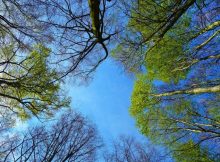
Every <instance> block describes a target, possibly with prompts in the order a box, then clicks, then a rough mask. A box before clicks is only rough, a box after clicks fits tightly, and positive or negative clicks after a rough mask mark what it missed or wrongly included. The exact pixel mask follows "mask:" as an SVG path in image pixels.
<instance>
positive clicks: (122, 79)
mask: <svg viewBox="0 0 220 162" xmlns="http://www.w3.org/2000/svg"><path fill="white" fill-rule="evenodd" d="M93 78H94V79H93V80H92V81H91V82H90V83H89V84H88V85H87V86H85V85H81V86H75V85H74V84H71V83H70V82H69V83H68V85H67V88H65V89H68V91H69V96H71V98H72V103H71V106H72V107H73V108H74V109H76V110H77V111H79V112H81V113H82V114H83V115H85V116H87V117H88V118H89V119H90V120H91V121H92V122H93V123H95V124H96V126H97V127H98V130H99V133H100V135H101V136H102V137H103V139H104V141H105V142H109V141H111V140H113V139H115V138H117V137H118V136H120V135H129V136H135V137H136V138H141V139H143V138H142V136H141V135H140V133H139V132H138V130H137V128H136V127H135V121H134V119H133V118H132V117H131V116H130V115H129V111H128V109H129V105H130V97H131V93H132V89H133V83H134V78H132V77H129V76H128V75H126V74H125V73H123V71H122V69H121V68H119V66H117V65H116V63H115V62H113V61H112V60H110V59H108V60H106V61H105V62H104V63H102V64H101V66H99V67H98V69H97V71H96V72H95V73H94V76H93ZM145 140H146V139H145Z"/></svg>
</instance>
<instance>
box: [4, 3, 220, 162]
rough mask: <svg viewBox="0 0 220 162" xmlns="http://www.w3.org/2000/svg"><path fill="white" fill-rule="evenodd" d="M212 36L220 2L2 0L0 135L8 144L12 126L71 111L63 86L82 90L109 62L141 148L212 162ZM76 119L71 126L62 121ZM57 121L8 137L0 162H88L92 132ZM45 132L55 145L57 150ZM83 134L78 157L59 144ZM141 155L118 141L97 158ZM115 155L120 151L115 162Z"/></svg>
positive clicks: (216, 106) (215, 67)
mask: <svg viewBox="0 0 220 162" xmlns="http://www.w3.org/2000/svg"><path fill="white" fill-rule="evenodd" d="M219 34H220V1H219V0H165V1H164V0H48V1H45V0H31V1H29V0H14V1H12V0H1V1H0V125H1V128H0V132H1V131H2V132H4V134H5V132H6V136H7V135H8V133H7V132H10V131H9V130H10V128H12V127H13V126H14V125H15V123H16V120H17V119H18V120H23V121H27V120H28V119H32V117H37V118H38V119H39V120H41V119H44V120H48V119H52V118H53V117H54V116H56V114H57V113H58V112H60V109H63V108H70V105H71V99H70V97H71V96H70V97H69V96H67V94H68V93H66V89H63V87H64V85H65V84H66V83H67V79H71V81H76V83H78V81H79V82H80V83H81V82H82V83H84V82H87V81H89V80H90V79H91V78H92V77H93V74H94V72H95V71H96V70H97V68H98V67H99V66H100V64H101V63H102V62H104V61H105V60H106V59H107V58H110V59H113V60H114V61H115V62H117V63H119V64H120V65H121V66H119V67H120V68H122V69H124V71H125V73H131V74H132V75H133V76H134V80H135V81H134V88H133V92H132V95H131V105H130V109H129V112H130V114H131V116H132V117H133V118H134V119H135V121H136V126H137V127H138V129H139V131H140V132H141V134H143V135H144V136H145V137H146V139H149V140H150V141H151V142H153V143H154V144H158V145H161V146H163V147H165V148H166V149H167V150H169V153H168V154H170V155H172V158H173V159H174V160H175V161H183V159H184V160H185V161H190V160H191V161H204V162H205V161H219V160H220V152H219V150H220V144H219V143H220V94H219V93H220V66H219V65H220V53H219V51H220V46H219V44H220V39H219V38H220V37H219ZM115 66H116V65H115ZM74 83H75V82H74ZM119 90H120V87H119ZM64 116H65V115H64ZM71 117H72V118H71ZM78 119H80V120H79V123H78V124H77V126H76V128H75V127H74V128H73V127H71V124H70V123H69V120H71V123H75V122H76V121H78ZM59 120H60V122H62V123H66V125H65V124H64V125H62V124H61V123H60V122H58V123H55V125H52V126H51V125H47V126H42V127H41V126H39V127H36V128H31V130H29V131H27V132H26V134H25V135H24V136H22V137H10V138H8V139H9V140H8V141H4V142H3V143H1V145H2V146H4V148H3V149H2V150H1V153H0V158H1V159H5V160H7V159H10V160H12V161H13V160H14V161H16V159H17V160H22V159H26V160H29V161H30V159H31V160H32V159H34V160H35V161H36V159H37V160H38V161H44V160H45V159H47V161H51V159H53V158H56V159H58V161H59V160H61V161H66V160H70V161H71V159H74V158H78V157H76V156H75V155H76V154H75V153H79V152H80V151H85V152H84V153H83V154H84V155H85V159H86V160H88V161H95V160H96V159H95V154H96V151H97V150H98V149H99V147H101V146H102V143H101V142H100V141H99V137H98V135H97V134H96V133H97V132H96V129H95V128H94V127H93V126H91V125H87V122H88V121H85V119H84V118H83V117H81V115H78V114H76V113H72V114H71V115H70V116H68V115H66V116H65V117H61V118H60V119H59ZM84 126H88V127H87V128H85V130H84V129H82V128H84ZM73 129H74V130H75V129H76V130H77V131H79V132H78V133H79V134H77V133H76V134H74V133H73V132H74V131H73ZM47 130H48V132H47ZM63 130H65V131H64V132H63ZM53 132H57V133H58V134H60V135H62V136H63V137H62V138H61V139H60V141H57V142H60V143H56V142H55V143H54V140H55V139H59V137H60V136H59V135H58V134H56V133H55V134H54V133H53ZM62 133H63V134H62ZM65 133H66V134H65ZM71 133H72V134H71ZM83 134H85V135H88V139H89V140H90V137H91V138H92V139H91V140H92V141H91V142H90V141H89V142H88V141H86V142H85V144H86V148H85V150H83V149H81V147H80V148H77V147H76V146H75V145H74V144H72V143H71V142H70V143H69V141H65V139H69V140H71V139H73V138H74V137H78V136H80V135H83ZM38 135H39V137H37V136H38ZM13 138H15V139H16V140H17V141H16V140H13ZM6 139H7V138H6ZM11 139H12V141H11ZM77 139H78V138H75V140H77ZM79 140H81V139H79ZM85 140H87V139H85ZM36 141H38V142H39V143H38V142H37V143H38V144H37V145H35V144H34V143H33V142H36ZM0 142H1V139H0ZM80 142H82V143H83V141H80ZM93 142H94V143H93ZM48 143H50V145H48ZM59 144H60V146H62V148H61V147H58V146H57V145H59ZM87 145H88V147H87ZM127 145H129V146H131V147H130V148H129V147H128V146H127ZM82 146H84V144H83V145H82ZM48 147H49V148H48ZM51 147H53V148H51ZM143 147H145V146H143V145H142V144H139V143H138V142H136V141H134V140H132V139H129V138H122V139H120V140H118V142H116V143H115V147H114V148H112V152H111V151H110V152H109V153H108V154H106V156H105V157H104V158H105V160H106V161H120V159H126V158H127V161H129V159H130V161H135V160H134V159H141V160H140V161H153V160H155V159H156V157H155V158H154V156H153V152H150V151H149V152H146V150H144V148H143ZM146 147H147V146H146ZM41 148H45V150H49V152H47V151H45V153H48V154H44V153H43V152H42V151H41ZM68 148H69V150H68ZM73 148H74V149H75V148H77V150H74V149H73ZM120 148H121V149H122V150H123V149H125V151H124V152H123V151H121V153H120V154H121V156H120V157H117V156H118V154H116V152H118V151H119V150H120ZM127 148H129V149H128V150H129V151H130V152H129V154H126V150H127ZM149 148H150V147H149ZM4 149H5V150H4ZM24 149H26V151H24ZM51 149H55V150H56V151H57V152H56V151H55V152H53V150H51ZM88 149H91V150H88ZM93 149H94V151H93ZM22 150H23V151H24V152H23V154H21V156H20V157H16V158H15V157H14V154H18V152H22ZM61 150H65V151H67V152H65V151H63V152H62V151H61ZM188 150H190V152H189V151H188ZM50 151H51V153H50ZM68 151H69V152H68ZM74 151H75V152H74ZM141 151H142V152H141ZM36 152H38V153H39V157H36V156H35V153H36ZM52 152H53V153H54V154H52ZM133 154H135V155H133ZM158 154H159V153H158ZM41 155H42V156H41ZM150 155H152V157H151V158H150ZM77 156H79V157H80V158H81V155H77ZM42 158H43V159H42ZM50 158H51V159H50ZM82 158H84V156H83V157H82ZM117 158H118V159H117ZM131 159H132V160H131ZM143 159H144V160H143ZM152 159H153V160H152ZM79 161H80V160H79ZM121 161H123V160H121ZM137 161H138V160H137ZM156 161H160V160H158V159H156Z"/></svg>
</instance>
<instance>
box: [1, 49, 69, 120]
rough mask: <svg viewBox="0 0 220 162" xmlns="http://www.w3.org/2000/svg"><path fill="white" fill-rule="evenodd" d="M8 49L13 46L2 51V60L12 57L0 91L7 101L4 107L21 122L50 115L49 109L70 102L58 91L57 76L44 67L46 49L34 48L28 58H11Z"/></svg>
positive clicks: (20, 55) (45, 65) (21, 56)
mask: <svg viewBox="0 0 220 162" xmlns="http://www.w3.org/2000/svg"><path fill="white" fill-rule="evenodd" d="M12 49H13V46H8V47H6V48H5V49H3V50H4V52H2V54H4V56H5V57H6V58H9V57H8V56H11V58H13V59H11V60H10V65H9V68H8V69H7V75H5V74H4V75H3V78H4V79H5V80H6V81H7V82H6V84H5V86H4V88H3V89H2V90H0V92H1V94H2V95H1V96H3V97H5V98H7V101H8V102H7V103H6V104H5V107H8V108H10V109H11V110H12V111H13V112H15V113H16V114H17V115H18V116H19V117H20V118H21V119H27V118H30V117H31V116H32V115H35V116H38V115H43V116H51V115H52V114H53V110H56V109H59V108H61V107H67V106H68V105H69V102H70V100H69V99H68V98H65V97H64V95H63V94H62V92H61V91H60V83H59V81H57V79H58V78H59V75H58V73H57V72H56V71H55V70H54V69H51V68H50V67H49V66H48V65H47V58H48V56H49V54H50V50H49V49H48V48H46V47H44V46H42V45H37V46H35V47H34V50H33V51H32V52H31V53H29V55H23V54H16V55H14V53H12Z"/></svg>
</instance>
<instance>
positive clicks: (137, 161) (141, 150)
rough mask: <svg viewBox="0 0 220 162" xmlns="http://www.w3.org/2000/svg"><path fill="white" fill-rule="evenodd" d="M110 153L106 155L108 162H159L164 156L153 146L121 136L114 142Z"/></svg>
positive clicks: (105, 158)
mask: <svg viewBox="0 0 220 162" xmlns="http://www.w3.org/2000/svg"><path fill="white" fill-rule="evenodd" d="M112 145H113V146H112V148H111V151H110V152H107V153H105V154H104V160H105V161H106V162H151V161H152V162H157V161H161V160H162V154H160V152H159V151H158V150H156V149H155V148H154V147H152V145H148V144H145V143H141V142H139V141H138V140H136V139H135V138H133V137H127V136H121V137H120V138H119V139H118V140H117V141H115V142H113V144H112Z"/></svg>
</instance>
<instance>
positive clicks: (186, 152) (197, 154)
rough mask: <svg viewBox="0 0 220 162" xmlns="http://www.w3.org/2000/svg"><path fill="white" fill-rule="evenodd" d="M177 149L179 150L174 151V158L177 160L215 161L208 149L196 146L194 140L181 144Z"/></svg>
mask: <svg viewBox="0 0 220 162" xmlns="http://www.w3.org/2000/svg"><path fill="white" fill-rule="evenodd" d="M177 149H178V150H179V151H178V152H175V153H174V159H175V160H176V161H177V162H188V161H193V162H213V161H215V160H214V159H212V158H211V157H209V154H208V152H207V150H206V149H201V148H200V147H199V146H195V143H194V142H193V141H189V142H187V143H184V144H180V145H179V146H178V147H177Z"/></svg>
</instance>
